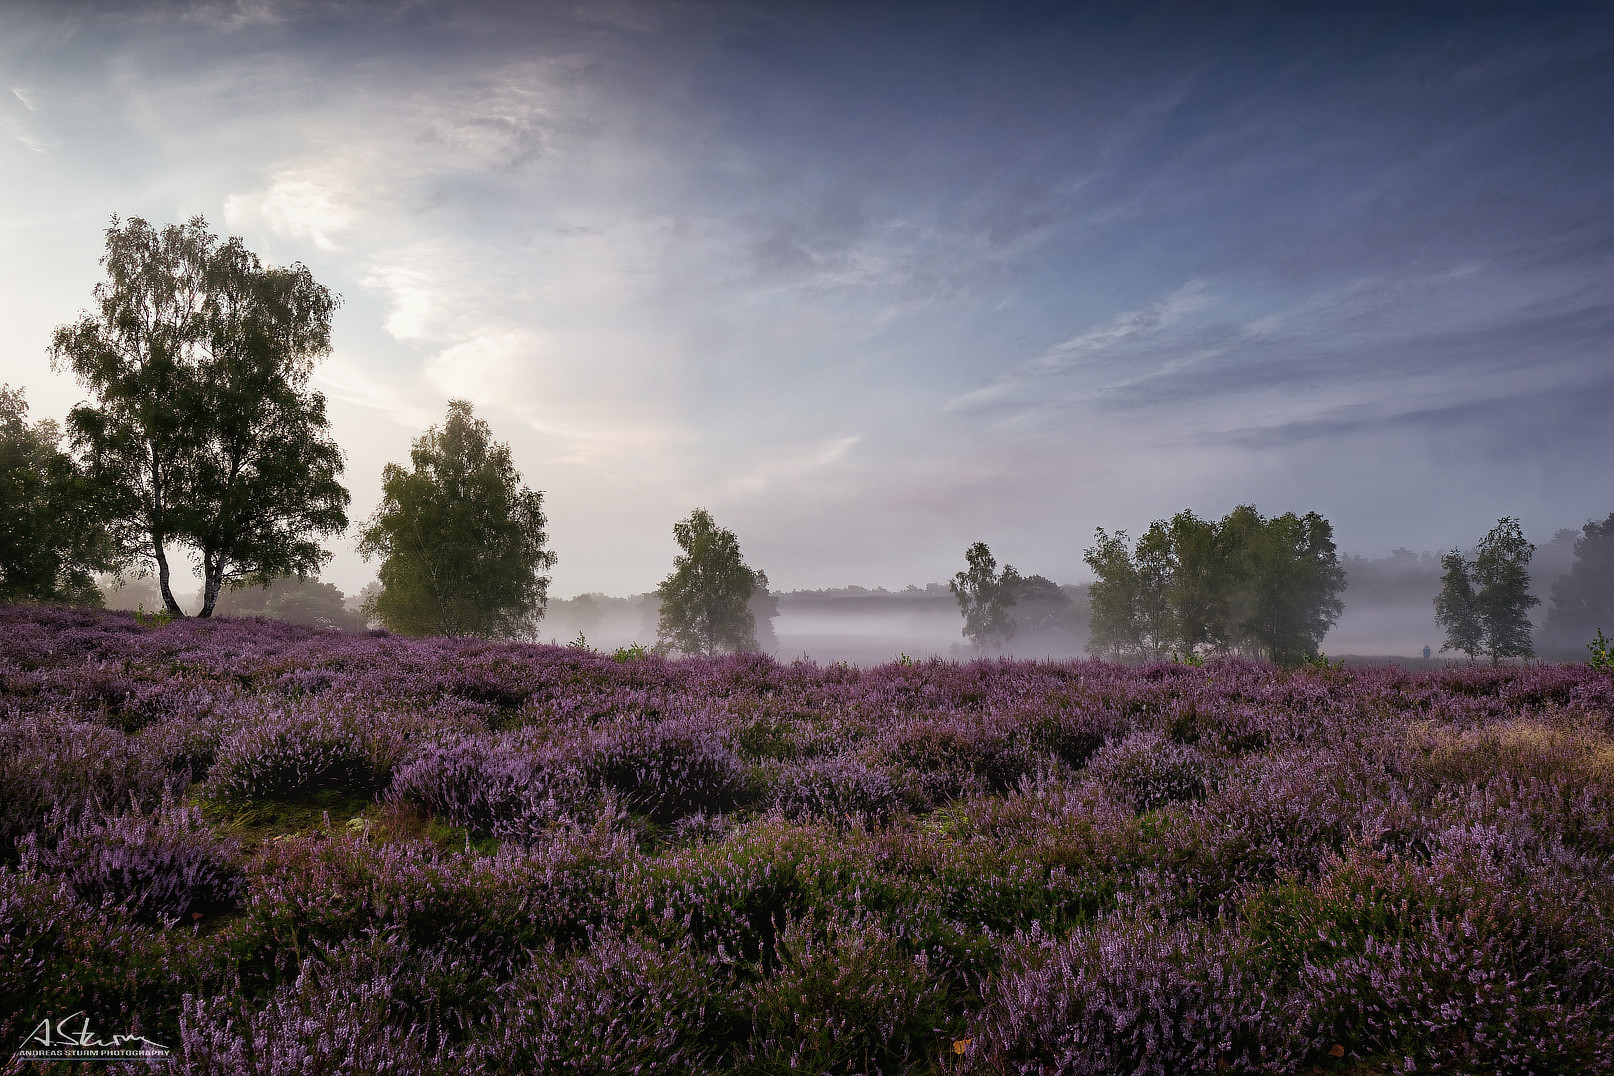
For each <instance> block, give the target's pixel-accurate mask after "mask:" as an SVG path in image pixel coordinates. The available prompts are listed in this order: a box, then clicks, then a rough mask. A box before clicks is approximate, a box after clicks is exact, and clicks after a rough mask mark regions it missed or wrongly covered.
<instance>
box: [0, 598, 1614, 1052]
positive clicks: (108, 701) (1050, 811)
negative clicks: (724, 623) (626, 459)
mask: <svg viewBox="0 0 1614 1076" xmlns="http://www.w3.org/2000/svg"><path fill="white" fill-rule="evenodd" d="M136 729H137V730H138V731H135V732H134V733H133V734H132V735H131V734H130V731H129V730H136ZM0 735H3V736H4V737H5V743H6V750H4V751H0V840H3V841H4V842H5V844H4V848H5V849H6V851H7V852H8V853H9V854H10V855H11V856H13V860H14V861H15V860H16V859H18V858H21V857H20V856H18V853H17V852H16V850H15V848H14V847H13V845H15V844H16V843H18V842H20V844H21V847H22V848H23V849H24V850H25V851H26V858H25V859H24V860H23V862H22V864H21V866H18V867H10V868H8V867H5V866H0V1032H3V1033H4V1035H10V1036H13V1038H17V1037H20V1036H21V1035H22V1034H23V1033H24V1030H25V1029H21V1028H18V1027H17V1026H16V1025H15V1021H16V1020H18V1019H23V1017H17V1016H14V1015H11V1014H13V1013H18V1012H25V1011H27V1012H31V1011H33V1010H34V1009H37V1008H40V1007H47V1008H50V1009H52V1010H53V1011H54V1010H57V1009H59V1010H60V1011H61V1013H62V1014H64V1015H65V1014H66V1013H68V1012H72V1011H74V1010H75V1009H84V1010H85V1011H93V1012H94V1013H95V1014H97V1025H98V1026H100V1027H102V1028H104V1029H107V1030H111V1029H113V1028H116V1030H117V1031H123V1030H126V1029H129V1028H132V1027H135V1026H139V1027H141V1028H151V1029H156V1034H155V1035H154V1037H156V1038H158V1039H159V1041H166V1042H170V1043H176V1042H182V1045H183V1051H182V1053H181V1054H179V1055H176V1058H175V1059H174V1060H173V1061H172V1063H171V1064H170V1066H169V1067H170V1068H172V1069H173V1070H175V1071H217V1072H221V1073H222V1072H237V1071H247V1072H253V1071H266V1072H267V1071H282V1070H284V1071H298V1072H303V1071H309V1072H313V1071H329V1072H337V1071H348V1072H367V1071H405V1072H408V1071H434V1072H435V1071H459V1070H463V1071H465V1072H466V1073H467V1074H471V1073H475V1072H479V1071H483V1072H513V1071H529V1070H536V1069H546V1070H550V1071H566V1070H567V1068H568V1066H569V1067H571V1068H572V1069H575V1070H578V1071H587V1070H588V1067H589V1065H591V1064H592V1065H594V1066H595V1068H596V1069H600V1068H611V1067H613V1066H615V1067H616V1068H618V1069H620V1068H621V1067H623V1066H626V1067H628V1068H630V1069H631V1068H632V1067H633V1066H635V1065H643V1066H645V1068H644V1071H654V1070H656V1069H657V1068H660V1069H661V1070H669V1069H670V1070H675V1071H690V1070H695V1071H710V1072H714V1073H717V1072H729V1073H736V1074H737V1073H747V1074H760V1073H765V1072H776V1071H784V1070H786V1069H788V1068H790V1067H791V1066H793V1065H794V1066H800V1067H803V1068H811V1069H812V1070H814V1071H824V1070H832V1071H841V1072H848V1071H849V1072H876V1071H880V1072H888V1073H899V1072H900V1073H914V1074H919V1073H927V1074H928V1073H936V1072H952V1071H960V1070H961V1069H973V1070H974V1071H981V1072H991V1073H1004V1072H1082V1071H1111V1070H1113V1071H1133V1072H1150V1071H1153V1072H1189V1071H1221V1069H1222V1066H1228V1068H1227V1071H1263V1072H1275V1073H1283V1072H1293V1073H1310V1072H1312V1071H1313V1069H1314V1068H1321V1069H1322V1070H1323V1071H1325V1072H1329V1071H1332V1072H1339V1073H1342V1074H1343V1073H1356V1074H1357V1076H1366V1074H1367V1073H1374V1072H1388V1071H1398V1072H1399V1071H1405V1070H1406V1069H1407V1066H1408V1064H1409V1059H1410V1064H1411V1066H1412V1068H1413V1069H1414V1070H1419V1071H1453V1072H1468V1073H1482V1072H1483V1073H1492V1072H1498V1071H1501V1072H1521V1073H1522V1072H1527V1071H1528V1072H1536V1073H1580V1072H1587V1071H1600V1070H1601V1069H1605V1068H1609V1067H1610V1066H1611V1065H1614V1061H1611V1059H1610V1057H1609V1050H1610V1044H1609V1041H1608V1032H1607V1029H1608V1028H1611V1027H1614V1012H1611V1011H1610V1004H1611V1002H1610V1000H1609V999H1611V998H1614V971H1611V969H1614V929H1611V924H1610V919H1611V917H1614V896H1611V893H1614V890H1611V888H1610V879H1611V877H1614V875H1611V873H1610V871H1611V867H1610V865H1611V864H1614V775H1611V770H1614V768H1611V766H1610V754H1609V750H1610V745H1611V744H1614V677H1610V676H1608V675H1607V674H1606V673H1603V672H1598V671H1596V670H1591V669H1587V668H1585V667H1583V666H1573V665H1566V666H1540V665H1535V666H1520V665H1516V666H1503V667H1497V668H1491V667H1477V668H1467V667H1463V668H1448V669H1446V670H1443V671H1440V672H1435V673H1410V672H1407V671H1406V670H1403V669H1398V668H1394V667H1381V668H1361V669H1355V668H1353V669H1343V668H1331V669H1327V670H1323V669H1301V670H1281V669H1278V668H1275V667H1273V666H1270V665H1265V664H1262V663H1259V662H1252V661H1213V662H1209V663H1207V664H1206V665H1205V666H1204V667H1203V668H1190V667H1187V666H1179V665H1172V664H1169V663H1167V664H1155V665H1144V666H1135V667H1124V666H1119V665H1112V664H1107V663H1104V662H1098V661H1075V662H1057V663H1056V662H1019V661H1007V660H1003V661H975V662H969V663H965V664H958V663H950V662H943V661H929V662H924V663H920V664H908V665H887V666H882V667H878V668H872V669H856V668H852V667H849V666H830V667H819V666H816V665H813V664H811V663H807V662H796V663H791V664H788V665H780V664H777V663H775V662H771V661H768V660H767V659H764V658H760V657H756V656H731V657H724V658H715V659H691V660H682V661H668V660H664V659H661V658H656V657H649V658H645V659H643V660H635V661H627V662H618V661H613V660H611V659H610V658H608V657H606V656H604V655H598V654H592V653H587V652H584V651H580V650H572V649H569V648H557V647H542V646H528V645H519V644H502V643H498V644H495V643H487V642H482V641H477V640H463V639H460V640H454V639H420V640H409V639H399V638H393V637H389V636H385V635H384V634H368V633H366V634H343V633H336V632H320V631H315V630H310V629H303V628H297V627H294V626H291V625H284V624H274V623H270V622H266V621H247V620H243V621H230V620H210V621H181V622H176V623H172V624H169V625H167V626H161V627H158V626H152V625H142V624H139V623H137V622H136V621H135V620H134V618H133V617H130V616H126V615H123V614H113V613H100V612H87V611H82V610H62V609H18V608H11V607H0ZM204 777H206V778H207V780H206V782H205V783H204V784H203V785H202V786H201V787H200V788H192V787H188V786H189V785H190V784H191V783H192V782H195V781H198V780H200V779H202V778H204ZM165 788H169V789H171V793H170V794H171V795H173V796H179V795H190V796H193V797H196V796H207V795H213V796H218V797H220V798H223V799H225V800H227V801H228V802H227V803H226V804H222V805H220V806H221V807H223V808H224V809H221V810H219V812H218V817H219V818H220V819H221V821H219V822H218V823H216V824H215V827H214V828H213V829H212V830H210V829H209V827H208V826H207V825H206V823H205V821H204V820H202V819H199V818H198V817H197V816H196V815H195V814H194V813H193V812H190V811H183V812H182V811H180V810H178V809H177V808H174V807H172V806H168V807H162V806H160V805H161V803H162V798H163V795H164V791H165ZM383 788H384V789H386V797H385V798H386V799H388V800H390V801H391V803H390V804H389V805H387V806H386V807H385V809H382V807H380V806H379V805H371V806H363V800H362V799H360V798H358V797H357V796H356V795H355V794H366V793H368V792H371V791H375V790H377V789H383ZM277 797H285V799H284V800H277V799H276V798H277ZM131 800H132V806H129V805H131ZM288 800H289V801H290V802H287V801H288ZM320 803H329V804H331V805H332V806H333V807H335V806H336V805H340V806H341V807H342V809H344V810H351V811H352V812H354V813H359V812H361V811H362V815H363V817H359V818H353V819H346V818H340V817H338V818H335V819H332V820H330V822H329V824H326V825H320V826H315V827H314V828H313V830H312V832H310V831H309V829H308V827H309V823H310V819H311V818H312V817H317V816H318V811H317V809H315V808H316V807H317V805H318V804H320ZM624 809H627V810H631V811H632V812H634V813H633V814H632V815H629V814H627V813H625V810H624ZM109 810H126V811H128V812H129V813H128V815H127V816H111V815H108V813H107V812H108V811H109ZM206 817H208V818H212V817H214V816H213V815H211V814H209V815H208V816H206ZM226 819H227V821H225V820H226ZM224 827H228V829H227V830H226V829H225V828H224ZM455 827H463V829H464V830H465V831H467V832H468V833H469V834H470V836H469V837H468V836H467V833H466V832H459V831H458V830H457V829H456V828H455ZM137 831H138V832H137ZM215 832H216V833H223V832H229V833H231V834H232V835H237V834H238V835H239V836H240V837H241V838H242V840H243V843H244V844H245V845H246V846H247V847H248V848H250V849H252V852H251V854H250V855H248V856H247V857H245V858H241V859H240V860H239V864H240V865H239V870H240V872H241V883H242V884H244V889H243V890H242V891H241V892H240V893H239V894H238V895H237V897H236V899H237V901H238V902H239V904H240V910H239V912H238V913H234V914H228V915H207V914H204V915H203V917H202V918H201V919H200V920H198V921H196V922H195V923H188V922H184V921H183V920H182V921H181V923H180V924H179V925H174V926H169V925H166V924H168V923H169V922H171V920H169V919H162V918H161V917H160V914H159V916H157V917H156V918H157V919H158V921H156V922H153V921H151V920H150V919H148V920H146V921H142V919H141V918H140V916H139V915H130V914H127V910H133V909H136V908H142V907H144V906H145V903H149V901H148V898H147V897H146V896H143V895H142V894H149V893H151V892H152V891H153V886H152V885H151V884H149V883H150V877H151V875H149V874H148V875H141V874H139V872H134V873H132V874H131V873H130V872H129V871H126V870H124V869H123V868H122V867H119V866H118V864H119V863H121V862H122V860H121V859H119V858H118V857H121V856H128V857H129V858H130V859H131V861H138V862H141V863H146V864H150V863H159V864H165V867H164V869H168V868H173V872H174V873H175V876H177V877H180V878H181V879H183V877H184V876H185V871H186V870H187V869H189V868H187V867H186V866H185V863H190V864H191V865H192V866H194V867H195V868H196V869H197V870H201V869H202V867H203V866H204V865H205V864H206V863H207V862H209V860H208V858H207V856H208V854H212V853H208V852H207V851H206V850H207V849H212V851H213V853H219V848H220V845H219V844H217V843H214V842H215V840H216V838H214V837H212V836H210V833H215ZM118 834H121V836H119V835H118ZM109 835H110V836H109ZM472 838H474V843H473V840H472ZM75 842H76V843H75ZM69 853H71V854H69ZM81 853H82V854H81ZM103 853H105V855H106V857H107V859H106V862H104V863H103V862H102V860H101V859H99V858H97V857H100V856H102V854H103ZM193 853H194V855H193ZM219 854H221V855H222V853H219ZM184 855H193V858H192V859H191V860H184V861H183V862H182V860H183V856H184ZM52 856H57V857H58V858H56V859H51V857H52ZM164 857H167V858H166V859H165V858H164ZM212 862H215V863H218V862H223V863H224V864H225V867H226V868H227V867H228V865H229V863H230V862H232V861H231V860H229V859H228V858H227V857H226V858H224V859H223V860H222V861H220V860H214V861H212ZM80 864H87V865H89V866H86V867H85V870H86V871H89V872H90V874H91V875H94V872H95V870H101V867H105V868H106V869H105V870H101V874H100V875H99V877H100V878H101V881H99V882H97V881H95V880H94V879H93V877H91V878H89V880H87V881H86V882H85V885H84V894H85V896H88V897H89V898H90V900H92V901H95V902H97V903H95V904H93V905H92V904H91V903H87V902H86V900H85V899H84V898H83V897H81V895H80V892H79V890H78V889H76V888H75V885H74V882H73V880H72V879H71V878H70V874H71V872H72V871H73V870H74V869H75V866H76V865H80ZM96 864H100V865H101V866H100V867H96V866H95V865H96ZM92 868H93V869H92ZM153 873H154V872H153ZM87 877H88V876H87ZM133 878H146V881H145V882H141V883H140V885H136V886H129V885H125V884H124V883H127V882H129V881H130V880H131V879H133ZM223 884H225V885H228V884H229V883H228V882H225V883H223ZM159 888H160V887H159ZM103 897H105V902H104V903H101V902H102V900H103ZM179 899H180V898H179V897H177V896H176V897H175V898H174V902H173V903H169V904H167V905H166V906H167V907H168V909H169V910H168V912H167V913H166V914H168V915H173V914H174V910H173V909H174V908H175V907H176V906H177V903H178V901H179ZM159 903H161V902H159ZM120 909H124V910H120ZM181 914H183V913H181ZM192 914H194V913H192ZM1016 939H1018V940H1016ZM186 994H190V995H192V996H191V998H190V1000H189V1001H185V1002H184V1003H183V1005H182V999H183V998H184V995H186ZM199 999H214V1000H199ZM182 1018H183V1020H184V1021H185V1022H186V1026H185V1030H184V1031H183V1033H182V1031H181V1020H182ZM5 1021H11V1022H10V1023H5ZM578 1029H585V1030H582V1031H580V1030H578ZM164 1036H166V1038H164ZM0 1037H4V1036H3V1035H0ZM377 1044H380V1045H377ZM955 1044H959V1045H960V1046H961V1049H962V1053H959V1052H953V1050H952V1048H953V1046H954V1045H955ZM125 1068H126V1069H127V1071H134V1069H133V1067H132V1066H126V1067H125ZM140 1071H146V1069H145V1068H142V1069H141V1070H140Z"/></svg>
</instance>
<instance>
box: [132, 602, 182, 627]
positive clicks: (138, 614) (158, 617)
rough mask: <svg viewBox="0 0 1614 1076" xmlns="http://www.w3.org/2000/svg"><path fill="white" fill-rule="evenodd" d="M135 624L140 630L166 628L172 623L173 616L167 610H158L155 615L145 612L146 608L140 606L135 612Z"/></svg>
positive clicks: (143, 605)
mask: <svg viewBox="0 0 1614 1076" xmlns="http://www.w3.org/2000/svg"><path fill="white" fill-rule="evenodd" d="M135 622H136V623H137V624H139V625H140V626H141V627H142V628H166V627H167V626H168V625H170V624H172V623H173V622H174V614H173V613H170V612H169V611H168V610H167V609H159V610H157V611H156V612H155V613H148V612H146V606H145V604H144V603H142V604H141V606H140V608H138V609H136V610H135Z"/></svg>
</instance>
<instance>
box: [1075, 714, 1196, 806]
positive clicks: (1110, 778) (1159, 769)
mask: <svg viewBox="0 0 1614 1076" xmlns="http://www.w3.org/2000/svg"><path fill="white" fill-rule="evenodd" d="M1087 770H1088V772H1089V773H1090V774H1091V775H1092V776H1093V777H1094V778H1095V779H1096V780H1099V781H1102V782H1103V783H1105V784H1106V785H1108V786H1110V787H1111V788H1112V789H1114V790H1115V791H1116V792H1117V793H1118V794H1119V795H1121V796H1123V797H1125V798H1127V799H1129V800H1131V801H1132V804H1133V805H1134V806H1135V807H1136V808H1137V809H1138V811H1139V812H1143V811H1153V810H1157V809H1159V808H1161V807H1164V806H1165V805H1166V804H1168V803H1180V802H1183V801H1186V800H1198V799H1203V798H1204V797H1205V790H1206V785H1207V783H1208V782H1209V779H1210V777H1211V767H1210V765H1209V763H1208V762H1207V760H1206V759H1205V757H1204V756H1203V755H1201V754H1200V753H1199V752H1198V751H1196V750H1194V749H1193V748H1192V747H1187V746H1184V745H1182V744H1178V743H1173V742H1171V741H1170V740H1167V739H1166V738H1165V737H1163V736H1161V735H1160V734H1159V733H1158V732H1155V731H1152V730H1149V731H1140V732H1134V733H1132V734H1131V735H1130V736H1128V737H1126V739H1124V740H1122V741H1120V742H1119V743H1114V744H1110V745H1109V746H1107V747H1105V748H1104V749H1103V750H1101V751H1099V752H1098V754H1096V755H1094V756H1093V760H1092V761H1091V762H1090V763H1088V766H1087Z"/></svg>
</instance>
